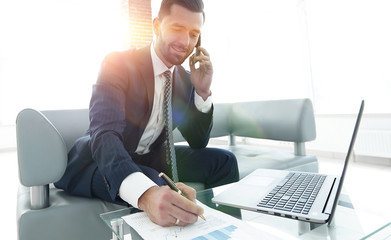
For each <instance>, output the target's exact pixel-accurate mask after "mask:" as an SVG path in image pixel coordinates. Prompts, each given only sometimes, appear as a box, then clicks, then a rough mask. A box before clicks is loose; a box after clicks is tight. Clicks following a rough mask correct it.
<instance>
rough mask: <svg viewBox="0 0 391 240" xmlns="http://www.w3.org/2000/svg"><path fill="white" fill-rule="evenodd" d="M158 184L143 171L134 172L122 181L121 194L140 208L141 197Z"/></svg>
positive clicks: (126, 200) (123, 198)
mask: <svg viewBox="0 0 391 240" xmlns="http://www.w3.org/2000/svg"><path fill="white" fill-rule="evenodd" d="M153 186H156V183H154V182H153V181H152V180H151V179H150V178H148V177H147V176H145V175H144V174H143V173H141V172H134V173H132V174H130V175H129V176H127V177H126V178H125V179H124V181H122V183H121V186H120V188H119V196H120V198H122V200H124V201H125V202H127V203H129V204H130V205H132V206H133V207H135V208H139V206H138V200H139V198H140V197H141V196H142V195H143V194H144V193H145V192H146V191H147V190H148V189H150V188H151V187H153Z"/></svg>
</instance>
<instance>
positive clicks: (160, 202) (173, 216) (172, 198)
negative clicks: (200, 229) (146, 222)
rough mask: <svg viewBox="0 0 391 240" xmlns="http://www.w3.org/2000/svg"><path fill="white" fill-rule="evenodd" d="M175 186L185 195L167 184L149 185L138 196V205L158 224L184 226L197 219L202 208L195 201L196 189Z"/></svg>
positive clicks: (181, 185) (179, 185)
mask: <svg viewBox="0 0 391 240" xmlns="http://www.w3.org/2000/svg"><path fill="white" fill-rule="evenodd" d="M177 187H178V188H179V189H180V190H181V191H182V192H183V193H184V194H185V195H186V196H187V198H185V197H183V196H181V195H180V194H178V193H177V192H175V191H173V190H172V189H170V187H168V186H161V187H157V186H155V187H151V188H149V189H148V190H147V191H146V192H145V193H144V194H143V195H141V197H140V198H139V202H138V205H139V207H140V209H141V210H144V211H145V212H146V213H147V215H148V217H149V218H150V219H151V221H152V222H154V223H156V224H158V225H160V226H164V227H167V226H173V225H179V226H186V225H188V224H191V223H194V222H196V221H197V219H198V216H199V215H202V214H203V212H204V210H203V209H202V208H201V207H200V206H198V205H197V204H196V203H195V197H196V191H195V190H194V189H193V188H191V187H189V186H187V185H185V184H183V183H177Z"/></svg>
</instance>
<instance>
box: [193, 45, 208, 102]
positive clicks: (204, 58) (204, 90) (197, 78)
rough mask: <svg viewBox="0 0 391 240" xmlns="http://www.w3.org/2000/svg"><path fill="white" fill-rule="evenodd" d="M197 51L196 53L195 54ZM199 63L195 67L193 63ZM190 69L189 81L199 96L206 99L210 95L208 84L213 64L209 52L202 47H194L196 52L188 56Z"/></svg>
mask: <svg viewBox="0 0 391 240" xmlns="http://www.w3.org/2000/svg"><path fill="white" fill-rule="evenodd" d="M197 53H198V54H197ZM197 62H198V63H199V66H198V68H196V65H195V63H197ZM189 64H190V70H191V83H192V84H193V86H194V87H195V89H196V92H197V94H198V95H200V97H202V98H203V99H204V100H206V99H207V98H208V97H209V96H210V95H211V91H210V85H211V84H212V76H213V66H212V62H211V61H210V56H209V53H208V52H207V51H206V50H205V48H203V47H200V46H198V47H196V53H195V54H193V55H192V56H191V57H190V58H189Z"/></svg>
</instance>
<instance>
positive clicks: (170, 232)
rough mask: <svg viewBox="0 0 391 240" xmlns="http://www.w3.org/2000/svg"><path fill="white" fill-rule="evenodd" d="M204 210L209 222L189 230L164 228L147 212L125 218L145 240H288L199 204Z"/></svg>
mask: <svg viewBox="0 0 391 240" xmlns="http://www.w3.org/2000/svg"><path fill="white" fill-rule="evenodd" d="M197 204H199V205H200V206H201V207H202V208H203V209H204V217H205V218H206V221H204V220H202V219H200V218H199V219H198V221H197V222H196V223H194V224H191V225H188V226H186V227H181V226H172V227H161V226H159V225H157V224H155V223H153V222H152V221H151V220H150V219H149V218H148V216H147V214H146V213H145V212H139V213H134V214H131V215H127V216H124V217H122V218H123V219H124V220H125V222H126V223H127V224H128V225H129V226H130V227H132V228H133V229H134V230H135V231H136V232H137V233H138V234H139V235H140V236H141V237H142V238H143V239H146V240H148V239H151V240H152V239H153V240H158V239H162V240H163V239H164V240H170V239H175V240H181V239H194V240H201V239H213V240H221V239H224V240H225V239H255V238H256V239H286V238H285V237H284V238H281V235H280V236H279V237H278V236H277V234H274V233H272V232H266V231H263V230H262V229H261V228H259V229H258V228H255V227H253V226H250V225H248V224H247V223H246V222H243V221H241V220H239V219H237V218H234V217H232V216H230V215H227V214H225V213H222V212H220V211H217V210H214V209H212V208H210V207H208V206H206V205H204V204H202V203H201V202H199V201H197Z"/></svg>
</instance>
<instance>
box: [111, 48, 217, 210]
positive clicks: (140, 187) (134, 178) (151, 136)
mask: <svg viewBox="0 0 391 240" xmlns="http://www.w3.org/2000/svg"><path fill="white" fill-rule="evenodd" d="M153 45H154V44H151V57H152V66H153V72H154V76H155V92H154V98H153V106H152V112H151V116H150V118H149V121H148V123H147V126H146V128H145V130H144V133H143V135H142V136H141V139H140V142H139V144H138V146H137V149H136V153H137V154H140V155H143V154H146V153H149V151H150V149H149V148H150V146H151V144H152V143H154V142H155V140H156V139H157V138H158V137H159V135H160V134H161V132H162V131H163V128H164V120H163V97H164V94H163V91H164V81H165V77H164V75H163V73H164V72H165V71H167V70H169V71H170V72H171V74H172V72H173V70H174V66H173V67H171V68H167V66H166V65H165V64H164V63H163V62H162V61H161V60H160V58H159V57H158V56H157V55H156V52H155V49H154V47H153ZM194 104H195V106H196V108H197V109H198V110H199V111H201V112H203V113H206V112H208V111H209V110H210V109H211V108H212V100H211V96H209V97H208V99H206V101H204V100H203V99H202V97H200V96H199V95H198V94H197V92H194ZM135 183H137V184H135ZM152 186H156V184H155V183H154V182H153V181H152V180H151V179H149V178H148V177H147V176H146V175H144V174H143V173H142V172H135V173H132V174H130V175H129V176H127V177H126V178H125V179H124V181H122V183H121V186H120V188H119V196H120V197H121V198H122V199H123V200H124V201H126V202H127V203H129V204H131V205H132V206H133V207H137V208H138V199H139V198H140V196H141V195H142V194H143V193H144V192H145V191H147V190H148V189H149V188H151V187H152Z"/></svg>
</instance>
